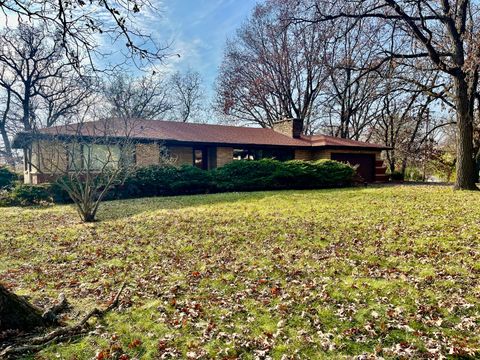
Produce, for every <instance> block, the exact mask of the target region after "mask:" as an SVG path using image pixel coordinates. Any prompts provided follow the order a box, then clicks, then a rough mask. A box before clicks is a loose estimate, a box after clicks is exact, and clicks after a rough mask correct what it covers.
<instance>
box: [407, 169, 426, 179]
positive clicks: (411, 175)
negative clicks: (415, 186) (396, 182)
mask: <svg viewBox="0 0 480 360" xmlns="http://www.w3.org/2000/svg"><path fill="white" fill-rule="evenodd" d="M405 180H408V181H422V180H423V174H422V172H421V171H420V169H418V168H416V167H407V168H406V169H405Z"/></svg>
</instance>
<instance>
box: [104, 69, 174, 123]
mask: <svg viewBox="0 0 480 360" xmlns="http://www.w3.org/2000/svg"><path fill="white" fill-rule="evenodd" d="M103 94H104V97H105V100H106V102H107V103H108V107H109V109H108V112H109V114H110V115H111V116H113V117H119V118H124V119H135V118H136V119H140V118H142V119H158V118H159V117H162V116H164V115H165V114H167V113H168V112H169V111H171V110H172V108H173V104H172V102H171V99H170V96H171V95H170V93H169V88H168V84H167V80H165V79H164V78H163V77H162V76H161V75H160V74H151V75H144V76H141V77H139V78H134V77H130V76H126V75H117V76H115V77H114V78H113V79H112V80H111V81H110V83H108V84H107V85H106V86H105V88H104V92H103Z"/></svg>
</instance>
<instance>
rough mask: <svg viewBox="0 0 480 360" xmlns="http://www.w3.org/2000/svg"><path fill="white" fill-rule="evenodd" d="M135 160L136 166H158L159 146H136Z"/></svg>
mask: <svg viewBox="0 0 480 360" xmlns="http://www.w3.org/2000/svg"><path fill="white" fill-rule="evenodd" d="M135 158H136V160H137V161H136V163H137V165H138V166H148V165H155V164H158V163H159V162H160V146H159V145H158V144H157V143H149V144H136V145H135Z"/></svg>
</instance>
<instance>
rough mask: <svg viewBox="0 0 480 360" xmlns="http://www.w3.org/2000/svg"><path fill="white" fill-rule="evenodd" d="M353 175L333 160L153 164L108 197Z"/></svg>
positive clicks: (289, 185)
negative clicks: (205, 167) (210, 167)
mask: <svg viewBox="0 0 480 360" xmlns="http://www.w3.org/2000/svg"><path fill="white" fill-rule="evenodd" d="M354 175H355V170H354V169H353V168H352V167H350V166H349V165H346V164H343V163H339V162H337V161H332V160H319V161H315V162H307V161H299V160H292V161H287V162H281V161H277V160H271V159H264V160H259V161H233V162H231V163H229V164H227V165H225V166H223V167H221V168H218V169H215V170H212V171H204V170H200V169H198V168H196V167H193V166H181V167H174V166H155V165H152V166H148V167H145V168H141V169H139V170H137V171H136V172H135V173H133V174H132V175H131V176H129V177H128V178H127V179H126V181H125V182H124V183H123V184H122V185H121V186H118V187H116V188H115V189H113V191H111V192H110V195H109V197H110V198H115V199H119V198H130V197H141V196H165V195H184V194H205V193H214V192H228V191H260V190H284V189H318V188H329V187H343V186H348V185H350V184H351V183H352V180H353V177H354Z"/></svg>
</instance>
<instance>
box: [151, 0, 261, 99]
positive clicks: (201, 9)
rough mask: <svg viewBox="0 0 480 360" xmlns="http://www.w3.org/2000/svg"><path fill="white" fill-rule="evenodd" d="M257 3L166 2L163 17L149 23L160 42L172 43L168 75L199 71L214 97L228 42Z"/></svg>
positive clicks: (231, 0) (166, 66)
mask: <svg viewBox="0 0 480 360" xmlns="http://www.w3.org/2000/svg"><path fill="white" fill-rule="evenodd" d="M255 3H256V1H255V0H176V1H172V0H163V2H162V3H161V4H160V6H159V9H160V17H159V18H158V17H153V18H149V19H148V21H147V23H148V25H147V26H148V27H149V28H151V29H150V30H151V31H152V33H153V34H155V36H156V38H157V41H159V42H160V43H166V42H170V41H171V42H172V46H171V47H170V48H169V49H168V52H169V53H172V54H177V53H178V54H179V55H180V57H177V56H170V57H168V58H167V59H166V60H165V62H164V64H163V65H162V66H163V69H164V70H165V71H167V72H173V71H176V70H186V69H188V68H191V69H192V70H194V71H198V72H199V73H200V74H201V76H202V78H203V80H204V83H205V86H206V90H207V92H208V93H209V94H208V95H212V94H213V89H214V83H215V79H216V76H217V72H218V67H219V66H220V63H221V61H222V57H223V50H224V46H225V42H226V40H227V38H228V37H231V36H233V35H234V34H235V31H236V29H237V28H238V27H239V26H241V25H242V23H243V22H244V21H245V19H246V18H247V17H248V16H249V15H250V13H251V11H252V9H253V7H254V5H255Z"/></svg>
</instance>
